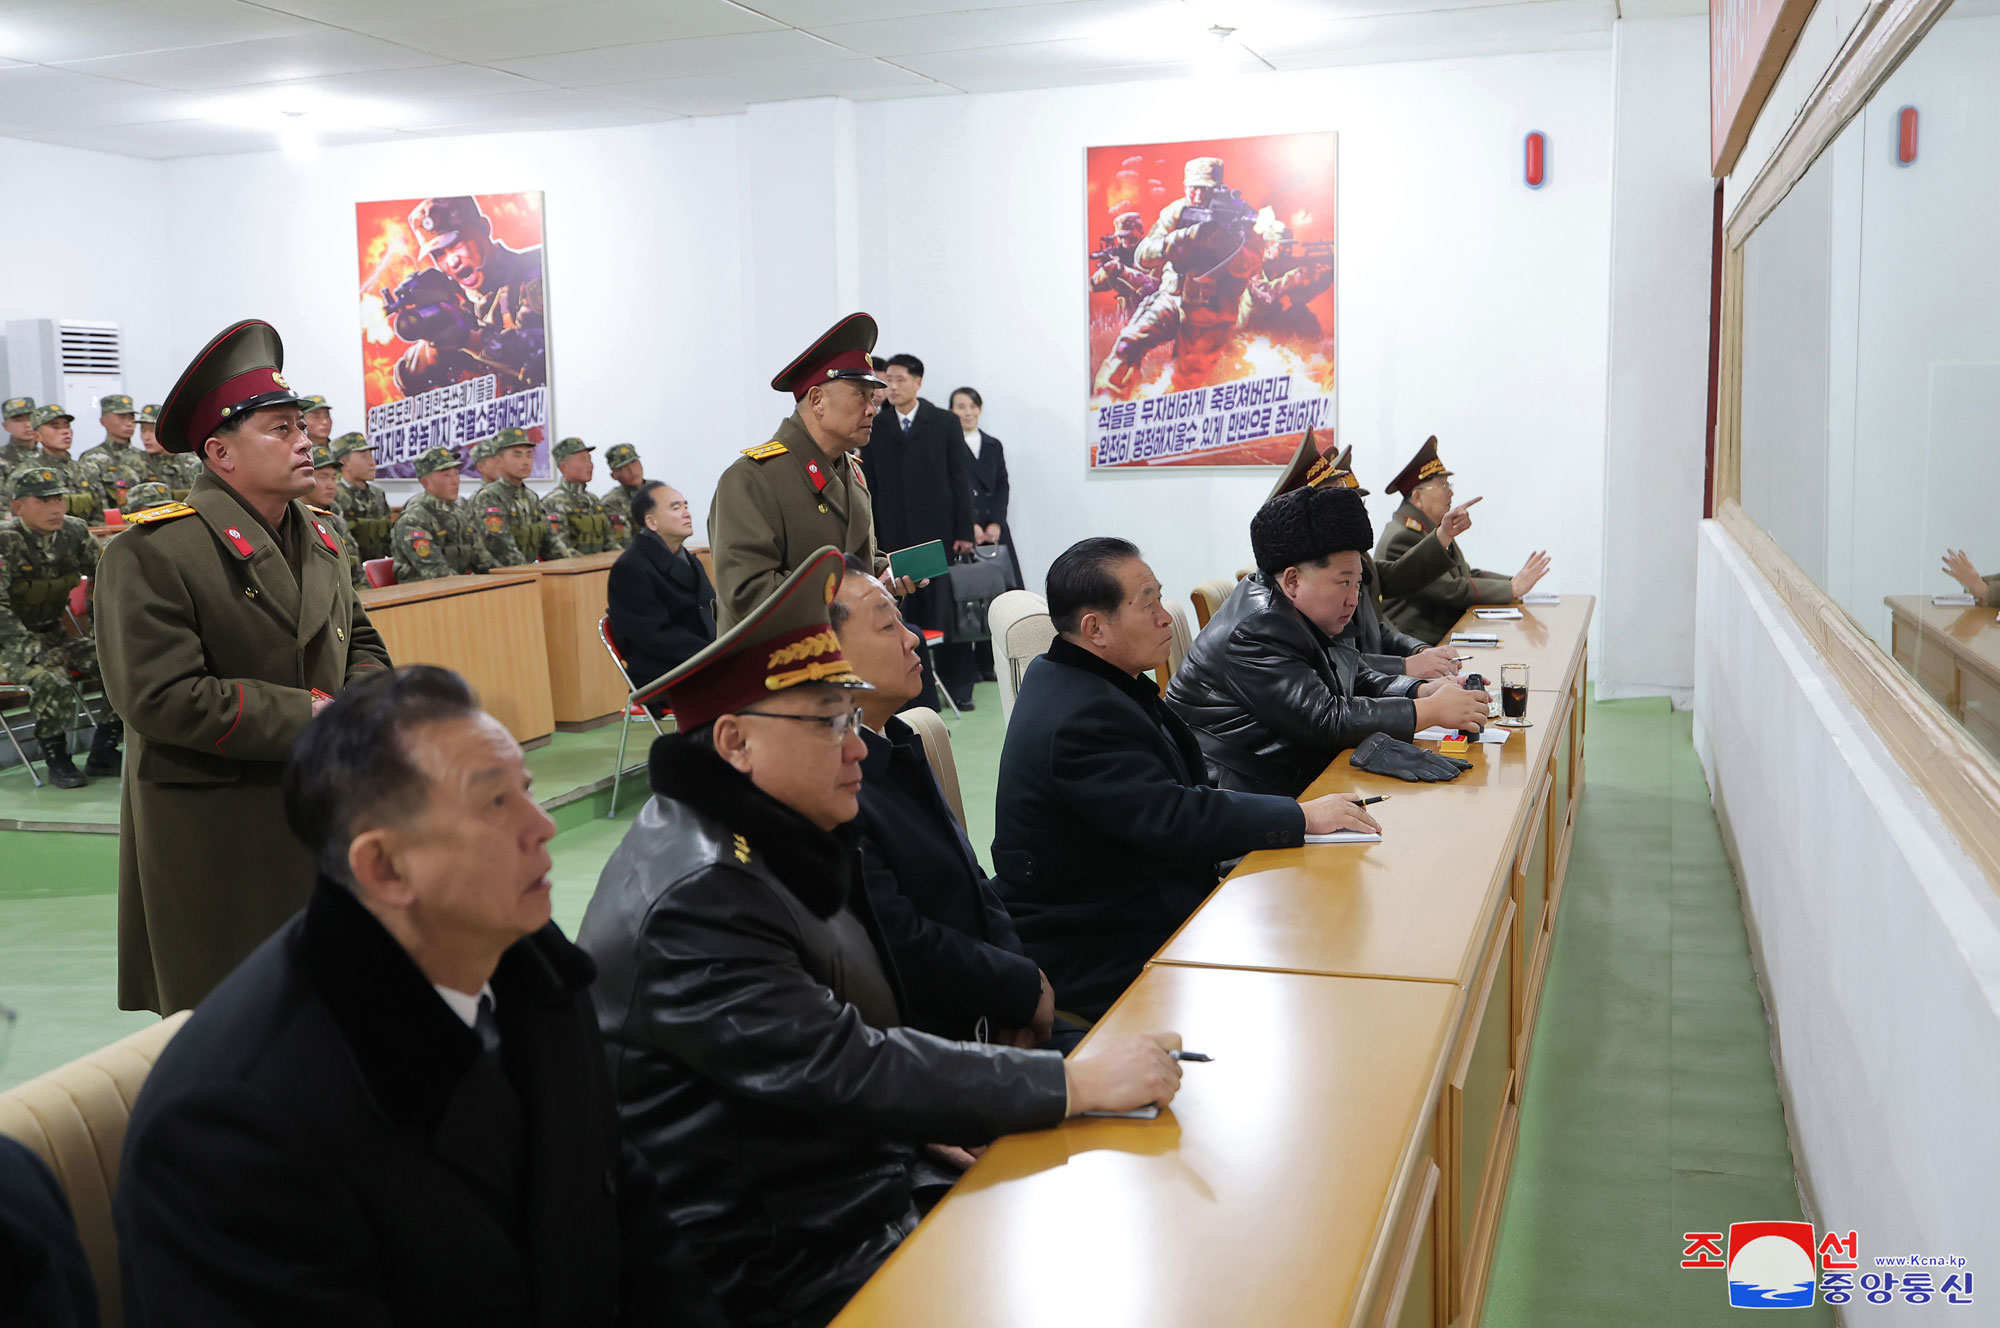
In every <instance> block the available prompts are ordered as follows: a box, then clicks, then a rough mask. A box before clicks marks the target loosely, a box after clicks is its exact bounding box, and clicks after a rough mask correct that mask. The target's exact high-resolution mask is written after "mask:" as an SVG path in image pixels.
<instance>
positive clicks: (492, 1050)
mask: <svg viewBox="0 0 2000 1328" xmlns="http://www.w3.org/2000/svg"><path fill="white" fill-rule="evenodd" d="M472 1031H473V1032H475V1033H477V1034H479V1041H480V1044H481V1045H482V1046H484V1047H485V1048H486V1054H487V1055H488V1056H491V1057H494V1058H495V1059H497V1058H498V1057H499V1055H500V1021H499V1020H497V1019H495V1018H494V1017H493V998H492V997H491V996H490V995H487V994H485V993H481V994H480V997H479V1013H478V1014H477V1015H475V1016H474V1017H473V1020H472Z"/></svg>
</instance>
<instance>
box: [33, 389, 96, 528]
mask: <svg viewBox="0 0 2000 1328" xmlns="http://www.w3.org/2000/svg"><path fill="white" fill-rule="evenodd" d="M28 418H29V419H30V420H31V421H33V423H34V426H35V441H36V442H38V443H40V444H41V446H42V454H41V455H40V456H38V457H36V458H35V464H37V465H42V466H47V467H48V468H49V469H50V470H53V471H54V472H55V473H56V474H57V475H58V476H60V477H61V478H62V482H63V494H64V499H63V501H64V503H65V505H66V508H67V510H68V512H69V514H70V515H71V516H73V517H80V518H82V520H83V522H84V523H85V524H86V525H92V526H101V525H103V524H104V500H103V498H102V497H101V496H100V495H99V494H98V492H97V486H96V485H95V484H92V483H91V482H90V480H89V478H88V477H87V476H85V474H84V473H83V463H81V462H79V461H78V460H77V459H76V458H75V457H73V456H71V455H70V448H71V446H72V445H73V444H74V443H75V441H76V431H75V430H73V429H72V428H70V425H71V424H72V423H73V422H74V417H73V416H71V414H70V413H69V412H68V411H66V410H64V409H63V408H62V407H61V406H58V405H55V404H54V403H53V402H52V403H50V404H49V405H46V406H37V407H35V413H34V414H33V415H30V416H29V417H28Z"/></svg>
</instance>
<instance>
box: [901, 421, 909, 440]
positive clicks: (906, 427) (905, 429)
mask: <svg viewBox="0 0 2000 1328" xmlns="http://www.w3.org/2000/svg"><path fill="white" fill-rule="evenodd" d="M902 420H903V436H904V437H905V438H907V437H909V435H910V417H909V416H908V415H905V416H903V417H902Z"/></svg>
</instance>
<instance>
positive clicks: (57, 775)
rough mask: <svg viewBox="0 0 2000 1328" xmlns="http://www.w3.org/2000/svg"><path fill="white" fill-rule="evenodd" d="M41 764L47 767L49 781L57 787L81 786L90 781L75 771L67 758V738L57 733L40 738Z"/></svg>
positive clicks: (74, 767)
mask: <svg viewBox="0 0 2000 1328" xmlns="http://www.w3.org/2000/svg"><path fill="white" fill-rule="evenodd" d="M42 764H43V765H45V766H47V767H48V768H49V783H51V784H54V785H55V786H56V787H57V788H63V789H69V788H82V787H83V786H84V785H85V784H88V783H89V782H90V781H89V780H87V779H85V778H84V777H83V776H82V775H81V774H79V773H78V772H77V768H76V766H75V765H74V764H72V763H71V761H70V759H69V738H68V736H67V735H64V734H60V733H59V734H57V735H56V736H55V737H53V738H43V739H42Z"/></svg>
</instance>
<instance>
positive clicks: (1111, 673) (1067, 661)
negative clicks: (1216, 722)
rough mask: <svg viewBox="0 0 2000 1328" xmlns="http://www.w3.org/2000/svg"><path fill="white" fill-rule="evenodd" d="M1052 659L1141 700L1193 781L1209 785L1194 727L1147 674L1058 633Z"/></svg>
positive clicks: (1205, 766)
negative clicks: (1135, 672)
mask: <svg viewBox="0 0 2000 1328" xmlns="http://www.w3.org/2000/svg"><path fill="white" fill-rule="evenodd" d="M1048 658H1049V660H1050V662H1051V663H1055V664H1063V665H1066V666H1068V667H1069V668H1072V669H1080V670H1082V671H1083V672H1085V673H1091V674H1095V675H1096V676H1098V677H1100V678H1103V679H1104V680H1105V681H1107V682H1109V683H1111V684H1112V685H1113V686H1115V687H1117V688H1118V690H1119V691H1121V692H1123V693H1125V695H1127V696H1129V697H1131V698H1132V699H1133V700H1134V701H1137V702H1138V703H1139V706H1140V708H1141V709H1143V710H1144V711H1145V712H1146V713H1147V714H1148V715H1150V716H1151V717H1152V720H1153V723H1154V724H1156V725H1158V726H1159V727H1160V729H1161V730H1162V731H1164V732H1165V733H1166V735H1167V738H1168V739H1169V740H1170V741H1171V742H1172V743H1173V744H1174V748H1175V750H1176V751H1178V752H1179V753H1180V754H1181V764H1182V765H1184V766H1186V767H1187V772H1188V778H1189V781H1190V782H1191V783H1193V784H1195V785H1197V786H1201V787H1207V786H1208V784H1209V778H1208V765H1207V763H1206V762H1204V761H1203V760H1202V755H1201V744H1200V743H1198V742H1196V741H1195V737H1194V730H1193V729H1191V728H1189V727H1188V726H1187V724H1186V723H1185V722H1184V721H1183V720H1182V719H1181V717H1180V716H1179V715H1176V714H1175V713H1174V712H1173V711H1172V710H1169V709H1168V708H1167V703H1166V702H1165V701H1162V700H1161V699H1160V689H1159V687H1158V686H1157V685H1155V684H1154V683H1153V681H1152V680H1151V679H1149V678H1147V677H1145V676H1143V675H1141V676H1140V677H1137V678H1135V677H1133V676H1132V675H1131V674H1129V673H1127V672H1125V670H1123V669H1121V668H1119V667H1117V666H1116V665H1114V664H1110V663H1107V662H1106V661H1105V660H1104V659H1103V658H1102V657H1101V656H1098V655H1094V654H1092V653H1091V652H1090V651H1088V650H1085V649H1084V648H1083V647H1082V646H1080V645H1077V644H1076V643H1075V642H1074V641H1071V640H1070V639H1069V638H1068V637H1066V636H1058V637H1057V638H1056V639H1055V641H1054V642H1053V643H1051V644H1050V646H1049V651H1048Z"/></svg>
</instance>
